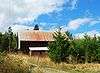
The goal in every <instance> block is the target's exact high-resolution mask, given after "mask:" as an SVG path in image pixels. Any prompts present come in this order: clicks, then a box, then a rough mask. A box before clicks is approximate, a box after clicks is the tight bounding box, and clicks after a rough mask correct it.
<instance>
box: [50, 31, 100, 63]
mask: <svg viewBox="0 0 100 73" xmlns="http://www.w3.org/2000/svg"><path fill="white" fill-rule="evenodd" d="M53 36H54V42H52V43H50V44H49V57H50V59H51V60H52V61H53V62H55V63H61V62H67V63H100V37H97V36H96V35H94V37H91V36H89V35H87V34H85V35H84V38H81V39H80V38H78V39H76V38H74V37H73V36H72V34H71V33H70V32H68V31H67V32H65V33H62V32H61V31H60V30H59V31H57V32H55V33H54V35H53Z"/></svg>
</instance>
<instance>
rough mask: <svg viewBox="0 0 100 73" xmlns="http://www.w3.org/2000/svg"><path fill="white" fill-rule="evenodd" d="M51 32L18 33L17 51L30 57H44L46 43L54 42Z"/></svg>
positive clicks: (31, 31)
mask: <svg viewBox="0 0 100 73" xmlns="http://www.w3.org/2000/svg"><path fill="white" fill-rule="evenodd" d="M52 34H53V33H52V32H44V31H40V30H25V31H21V32H18V49H19V50H21V51H22V52H24V53H30V55H37V54H41V55H45V54H46V53H47V51H48V47H47V46H48V43H49V42H52V41H54V39H53V35H52Z"/></svg>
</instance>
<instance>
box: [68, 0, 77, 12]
mask: <svg viewBox="0 0 100 73" xmlns="http://www.w3.org/2000/svg"><path fill="white" fill-rule="evenodd" d="M67 3H68V5H67V6H68V8H69V9H70V10H73V9H76V8H77V5H78V0H67Z"/></svg>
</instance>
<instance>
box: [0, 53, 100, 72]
mask: <svg viewBox="0 0 100 73" xmlns="http://www.w3.org/2000/svg"><path fill="white" fill-rule="evenodd" d="M0 65H2V67H5V68H9V69H10V70H13V71H9V72H4V73H14V71H16V70H17V71H18V72H16V73H28V72H29V71H31V73H43V71H44V69H45V68H51V69H57V70H63V71H66V72H69V73H100V64H92V63H91V64H66V63H61V64H55V63H53V62H52V61H50V59H49V58H48V57H37V56H32V57H30V56H28V55H25V54H12V53H9V54H7V55H6V57H5V58H4V62H3V63H2V64H0Z"/></svg>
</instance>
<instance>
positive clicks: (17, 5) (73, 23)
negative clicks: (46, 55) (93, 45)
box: [0, 0, 100, 36]
mask: <svg viewBox="0 0 100 73" xmlns="http://www.w3.org/2000/svg"><path fill="white" fill-rule="evenodd" d="M35 24H39V26H40V30H44V31H55V30H57V28H58V27H62V31H67V30H69V31H70V32H71V33H73V34H74V35H76V36H79V35H80V36H81V35H83V34H84V33H88V34H90V35H93V34H97V35H98V36H100V0H3V1H2V0H0V31H1V32H2V31H6V30H7V28H8V27H9V26H11V27H12V29H13V31H16V32H18V31H21V30H26V29H30V30H31V29H33V28H34V25H35ZM4 27H5V28H4Z"/></svg>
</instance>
